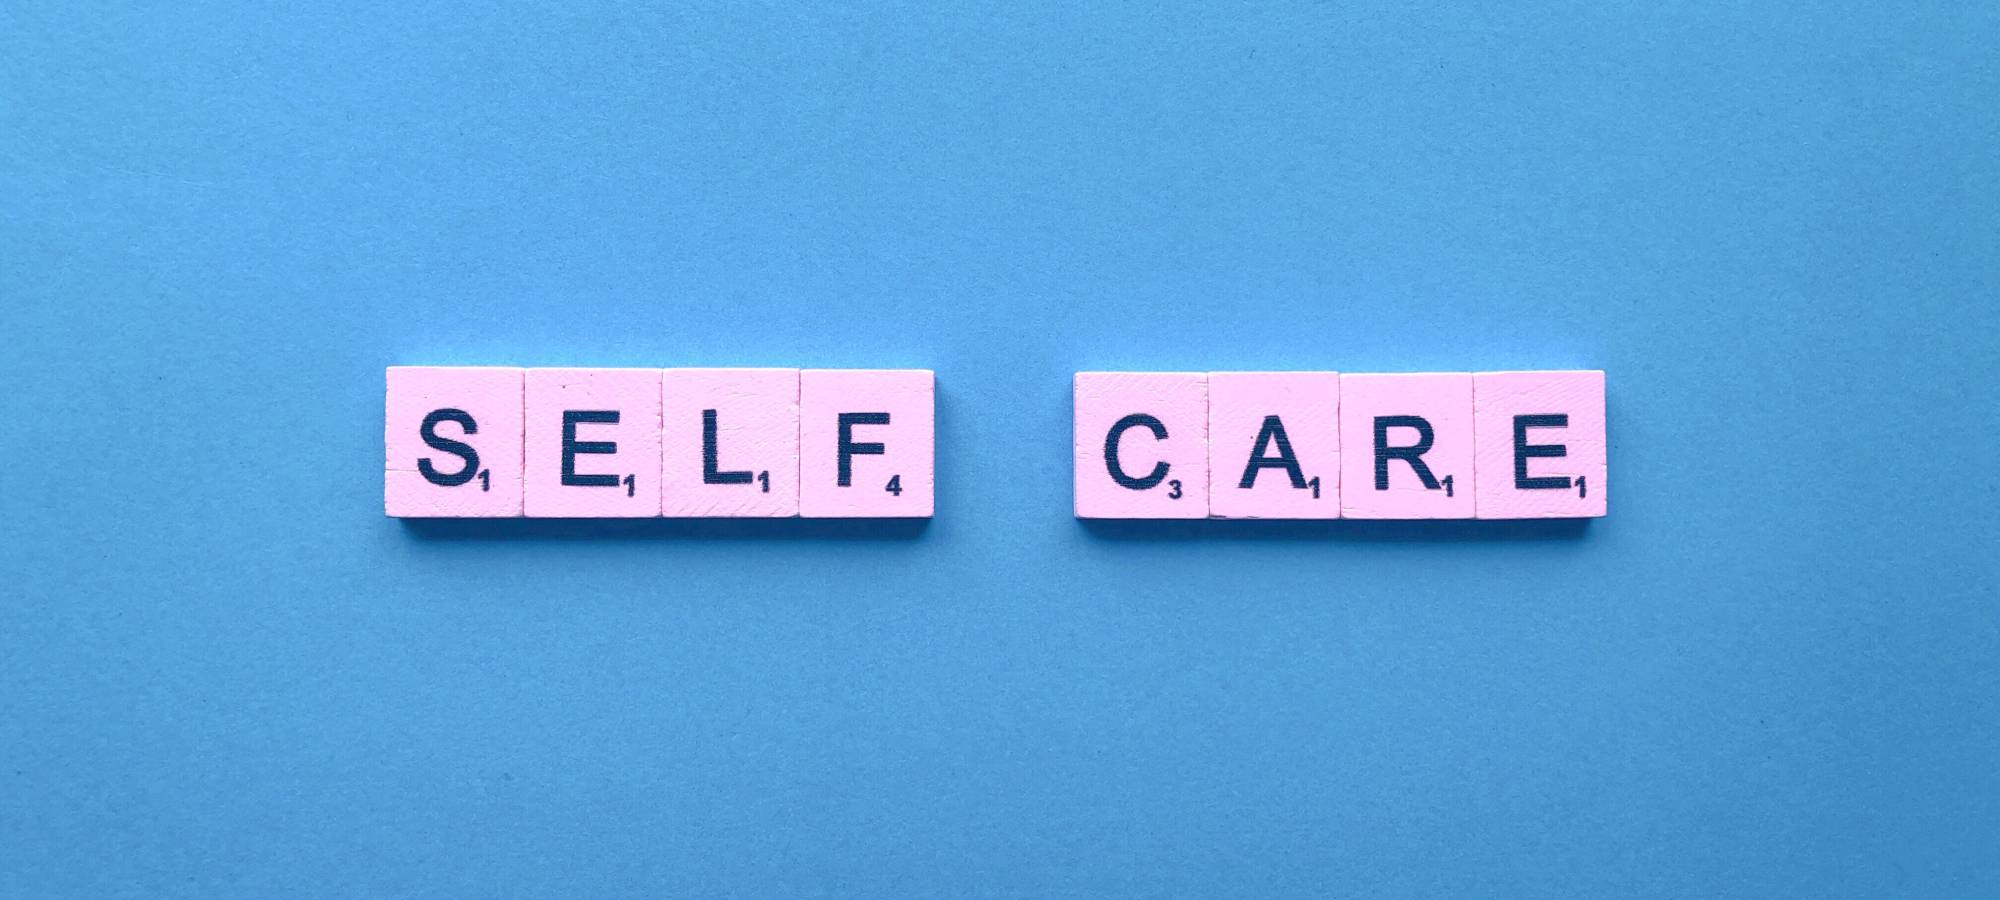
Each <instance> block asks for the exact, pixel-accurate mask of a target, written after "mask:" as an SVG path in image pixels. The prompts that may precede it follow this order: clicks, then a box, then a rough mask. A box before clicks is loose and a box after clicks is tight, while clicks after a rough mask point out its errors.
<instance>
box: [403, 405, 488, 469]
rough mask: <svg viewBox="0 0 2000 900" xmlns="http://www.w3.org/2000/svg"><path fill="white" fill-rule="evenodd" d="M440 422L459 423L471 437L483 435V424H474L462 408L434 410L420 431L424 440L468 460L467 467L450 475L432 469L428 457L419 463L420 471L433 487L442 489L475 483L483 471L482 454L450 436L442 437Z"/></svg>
mask: <svg viewBox="0 0 2000 900" xmlns="http://www.w3.org/2000/svg"><path fill="white" fill-rule="evenodd" d="M439 422H457V423H458V426H459V427H460V428H462V429H464V431H465V433H466V434H469V435H471V434H478V433H479V423H478V422H475V421H473V420H472V415H471V414H470V413H467V412H466V411H465V410H462V409H434V410H431V414H430V415H428V416H425V417H424V425H423V427H422V428H421V429H418V432H417V433H418V434H419V435H420V436H422V437H423V439H424V443H426V444H429V445H430V446H431V447H432V448H433V449H437V450H443V451H444V452H446V453H450V454H452V455H454V456H457V457H458V458H460V459H463V460H465V468H462V469H460V470H458V471H456V472H453V473H451V474H450V475H446V474H444V473H443V472H439V471H438V470H437V468H436V467H434V466H432V465H431V458H430V457H428V456H426V457H424V458H423V459H420V460H417V471H418V472H421V473H423V476H424V480H426V481H429V482H430V483H432V484H435V485H438V486H440V487H458V486H459V485H461V484H464V483H466V482H468V481H471V480H472V476H473V475H475V474H477V473H478V472H479V451H477V450H474V449H472V445H470V444H465V443H461V442H459V441H454V440H452V439H451V438H448V437H439V436H438V433H437V426H438V423H439Z"/></svg>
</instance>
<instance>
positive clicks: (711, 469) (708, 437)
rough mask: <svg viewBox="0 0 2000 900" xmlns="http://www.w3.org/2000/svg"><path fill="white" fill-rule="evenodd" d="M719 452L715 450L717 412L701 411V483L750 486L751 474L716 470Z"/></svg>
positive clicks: (710, 410)
mask: <svg viewBox="0 0 2000 900" xmlns="http://www.w3.org/2000/svg"><path fill="white" fill-rule="evenodd" d="M717 455H718V454H717V452H716V449H715V410H712V409H704V410H702V411H701V483H702V484H749V483H750V473H749V472H718V471H716V470H715V467H716V462H717V460H716V457H717Z"/></svg>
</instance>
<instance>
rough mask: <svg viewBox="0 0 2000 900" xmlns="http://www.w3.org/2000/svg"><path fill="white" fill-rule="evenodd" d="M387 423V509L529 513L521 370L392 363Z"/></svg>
mask: <svg viewBox="0 0 2000 900" xmlns="http://www.w3.org/2000/svg"><path fill="white" fill-rule="evenodd" d="M387 381H388V393H387V402H386V407H387V415H386V417H385V419H384V422H383V448H384V459H383V472H382V482H383V494H382V507H383V511H384V512H386V513H388V514H389V515H392V516H403V517H438V518H498V517H511V516H518V515H520V514H521V370H520V369H515V368H503V367H492V368H484V367H471V366H391V367H389V371H388V373H387Z"/></svg>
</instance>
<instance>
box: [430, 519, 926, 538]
mask: <svg viewBox="0 0 2000 900" xmlns="http://www.w3.org/2000/svg"><path fill="white" fill-rule="evenodd" d="M401 521H402V523H403V532H404V533H405V534H408V535H410V536H411V537H414V538H416V539H418V540H422V541H490V542H506V541H550V540H556V541H596V540H628V541H630V540H644V541H828V540H832V541H881V542H890V541H912V540H915V539H917V538H918V537H921V536H922V535H923V533H924V531H925V530H926V529H928V528H929V527H930V523H931V520H929V519H798V518H790V519H665V518H656V519H525V518H522V519H403V520H401Z"/></svg>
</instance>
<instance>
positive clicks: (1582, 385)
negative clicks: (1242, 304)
mask: <svg viewBox="0 0 2000 900" xmlns="http://www.w3.org/2000/svg"><path fill="white" fill-rule="evenodd" d="M1075 392H1076V397H1075V403H1076V410H1075V417H1076V418H1075V435H1074V439H1075V455H1074V463H1075V479H1076V515H1077V516H1078V517H1080V518H1119V519H1187V518H1200V517H1202V516H1211V517H1215V518H1273V519H1332V518H1350V519H1469V518H1475V517H1476V518H1481V519H1522V518H1582V517H1597V516H1603V515H1604V514H1605V509H1606V505H1605V496H1606V493H1607V490H1606V488H1607V485H1606V478H1607V465H1606V460H1607V454H1606V442H1605V415H1604V409H1605V406H1604V373H1603V372H1597V371H1576V372H1481V373H1472V372H1434V373H1411V374H1371V373H1334V372H1210V373H1206V374H1203V373H1187V372H1080V373H1078V374H1077V375H1076V382H1075ZM1197 451H1201V452H1199V453H1198V452H1197ZM1196 473H1199V474H1201V475H1202V477H1201V478H1200V479H1198V480H1197V479H1194V478H1193V477H1192V476H1193V475H1194V474H1196ZM1191 484H1203V485H1205V488H1206V489H1205V490H1204V491H1202V492H1201V493H1199V494H1198V493H1196V492H1194V491H1192V490H1189V487H1190V485H1191Z"/></svg>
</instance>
